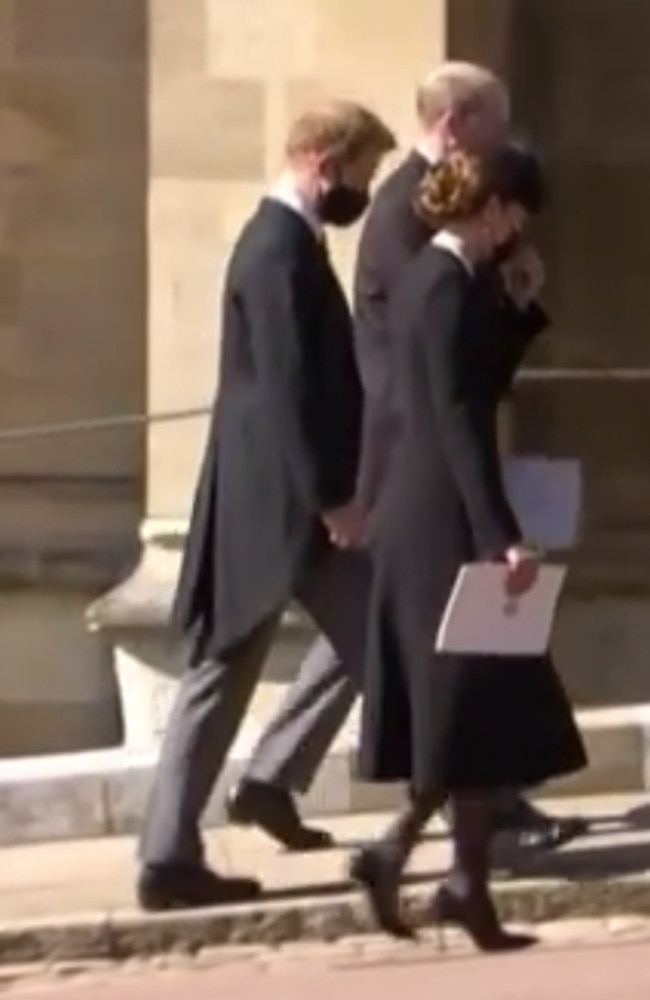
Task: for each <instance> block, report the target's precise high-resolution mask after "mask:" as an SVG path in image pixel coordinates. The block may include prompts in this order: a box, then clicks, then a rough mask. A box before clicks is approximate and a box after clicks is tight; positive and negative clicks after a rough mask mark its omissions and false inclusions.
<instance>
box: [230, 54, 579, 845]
mask: <svg viewBox="0 0 650 1000" xmlns="http://www.w3.org/2000/svg"><path fill="white" fill-rule="evenodd" d="M416 105H417V115H418V120H419V126H420V135H419V139H418V142H417V144H416V147H415V149H414V150H413V151H412V152H411V153H410V154H409V155H408V156H407V157H406V159H405V160H404V161H403V162H402V164H401V165H400V166H399V167H398V168H397V169H396V170H395V171H394V172H393V173H392V174H391V175H390V176H389V177H388V178H387V180H386V181H385V182H384V183H383V184H382V185H381V187H380V188H379V190H378V192H377V194H376V197H375V198H374V199H373V205H372V206H371V210H370V212H369V213H368V216H367V218H366V222H365V225H364V229H363V232H362V236H361V242H360V247H359V254H358V258H357V269H356V277H355V296H354V297H355V302H354V305H355V330H356V341H357V357H358V362H359V367H360V372H361V377H362V381H363V389H364V426H363V447H362V454H361V467H360V475H359V484H358V486H359V499H360V501H361V503H362V506H363V508H364V509H365V510H367V511H370V513H372V510H373V507H374V505H375V503H376V501H377V497H378V494H379V490H380V487H381V484H382V481H383V478H384V474H385V470H386V463H387V461H388V459H389V456H390V454H391V450H392V446H393V445H394V443H395V439H396V435H397V432H398V424H397V419H396V414H395V412H394V406H393V401H392V387H391V372H392V365H391V346H390V344H389V343H388V340H387V334H386V322H385V309H386V303H387V299H388V295H389V293H390V290H391V288H392V287H393V285H394V283H395V281H396V280H397V278H398V276H399V273H400V270H401V268H402V266H403V265H404V263H405V262H406V261H408V260H409V259H410V257H411V256H412V255H413V254H415V253H417V252H418V250H419V249H420V248H421V247H422V246H423V245H424V243H425V242H426V240H427V239H429V238H430V237H431V235H432V234H431V232H430V230H429V229H428V227H427V226H426V225H425V224H424V223H423V222H422V221H421V220H420V219H418V217H417V215H416V214H415V212H414V211H413V209H412V203H413V197H414V194H415V191H416V188H417V185H418V182H419V181H420V179H421V177H422V176H423V174H424V172H425V170H426V169H427V167H428V166H429V165H430V164H432V163H435V161H436V160H438V159H440V158H441V157H442V156H444V155H445V153H447V152H448V151H450V150H452V149H454V148H461V149H467V150H473V151H477V152H480V151H481V150H485V149H489V148H490V147H493V146H495V145H498V144H499V143H501V142H503V141H504V140H505V139H506V137H507V131H508V124H509V98H508V93H507V91H506V89H505V87H504V85H503V84H502V83H501V81H500V80H499V79H498V78H497V77H495V75H494V74H493V73H492V72H490V71H489V70H487V69H485V68H483V67H480V66H476V65H474V64H471V63H457V62H456V63H445V64H443V65H442V66H440V67H439V68H438V69H437V70H435V71H434V72H433V73H432V74H431V75H430V76H429V77H428V78H427V79H426V80H425V81H424V82H423V84H422V86H421V87H420V88H419V89H418V92H417V97H416ZM508 268H509V270H510V272H511V274H512V276H513V277H515V276H517V275H519V277H523V278H524V281H525V284H527V285H528V286H529V287H528V288H527V295H526V299H527V300H528V299H529V298H531V296H532V295H533V293H534V292H535V290H536V288H537V287H538V286H539V284H540V277H541V265H540V262H539V260H538V258H536V255H535V254H534V252H532V251H531V250H527V251H526V253H525V255H524V254H523V253H522V254H521V257H520V259H518V260H517V259H514V258H513V260H511V261H510V262H509V264H508ZM499 313H500V315H499V316H498V317H497V320H496V321H499V322H502V323H505V324H507V326H508V330H509V334H510V339H511V344H512V351H513V368H515V367H516V365H517V362H518V358H517V355H519V356H523V353H524V352H525V350H526V348H527V347H528V345H529V343H530V341H531V339H532V338H533V337H534V336H536V335H537V334H538V333H539V332H540V330H541V329H542V328H543V327H544V326H545V324H546V318H545V315H544V313H543V311H542V310H541V309H540V308H539V307H538V306H537V305H532V306H530V307H527V308H524V309H518V308H516V306H515V304H514V302H513V301H508V300H507V299H506V298H504V299H503V307H502V308H501V309H500V310H499ZM357 694H358V685H357V680H356V678H355V676H354V672H353V670H351V666H350V664H347V663H345V662H342V661H341V659H340V657H339V656H338V655H337V653H336V651H335V650H334V649H333V648H332V646H331V644H330V643H329V642H328V641H327V639H326V638H325V637H323V636H321V637H319V638H318V639H317V640H316V641H315V643H314V645H313V646H312V648H311V649H310V650H309V652H308V654H307V657H306V658H305V660H304V661H303V664H302V666H301V668H300V671H299V674H298V678H297V680H296V682H295V683H294V684H293V685H292V688H291V690H290V691H289V693H288V695H287V698H286V699H285V701H284V703H283V704H282V706H281V707H280V710H279V712H278V714H277V715H276V717H275V718H274V719H273V720H272V721H271V723H270V725H269V726H268V728H267V730H266V732H265V733H264V734H263V736H262V739H261V740H260V743H259V745H258V747H257V749H256V752H255V753H254V755H253V759H252V761H251V763H250V765H249V768H248V769H247V771H246V774H245V776H244V780H243V782H242V784H241V785H240V788H239V790H238V791H237V792H236V793H235V795H234V797H233V803H232V818H233V819H235V820H240V821H246V822H252V823H256V824H257V825H259V826H260V827H262V828H263V829H265V830H266V831H267V832H268V833H270V834H271V835H272V836H275V837H276V838H277V839H278V840H281V841H282V842H283V843H285V844H287V845H289V846H291V845H294V846H296V847H302V848H314V847H320V846H323V847H325V846H328V845H329V844H330V843H331V838H330V837H329V836H328V835H327V834H326V833H324V832H323V831H318V830H307V829H306V828H305V827H302V825H301V823H300V819H299V816H298V813H297V810H296V809H295V806H294V805H293V802H292V799H291V798H290V796H291V793H293V792H304V791H306V790H307V788H308V787H309V785H310V784H311V782H312V781H313V779H314V776H315V774H316V772H317V770H318V767H319V766H320V764H321V762H322V760H323V758H324V756H325V754H326V753H327V751H328V749H329V747H330V745H331V743H332V741H333V739H334V737H335V736H336V734H337V732H338V730H339V729H340V727H341V725H342V724H343V722H344V721H345V719H346V717H347V715H348V713H349V711H350V709H351V707H352V705H353V703H354V700H355V698H356V696H357ZM267 799H268V800H269V801H270V802H275V803H277V804H278V806H279V804H280V803H283V809H282V813H283V817H282V818H283V822H280V816H279V815H278V812H279V810H278V809H276V811H275V812H273V811H272V810H271V809H269V808H267V807H266V801H265V800H267ZM502 805H503V808H502V809H501V810H500V815H499V820H500V825H502V826H508V827H510V828H513V827H514V828H515V829H517V830H518V831H519V837H520V840H521V842H522V844H525V845H527V846H532V847H546V848H551V847H555V846H558V845H559V844H561V843H564V842H566V841H567V840H569V839H572V838H573V837H574V836H576V835H578V834H579V833H580V832H582V830H583V829H584V825H583V824H582V823H581V822H580V821H574V820H570V821H568V822H567V821H560V820H554V819H552V818H547V817H545V816H543V815H541V814H540V813H538V812H537V811H536V810H534V809H533V808H532V807H530V806H529V805H528V803H527V802H526V801H525V800H524V799H523V798H521V797H520V796H514V795H512V794H505V795H504V797H503V802H502Z"/></svg>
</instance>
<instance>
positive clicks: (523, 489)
mask: <svg viewBox="0 0 650 1000" xmlns="http://www.w3.org/2000/svg"><path fill="white" fill-rule="evenodd" d="M503 478H504V484H505V488H506V493H507V496H508V499H509V500H510V503H511V505H512V509H513V511H514V513H515V516H516V517H517V520H518V522H519V526H520V528H521V530H522V533H523V536H524V538H525V539H526V541H528V542H531V543H533V544H535V545H539V546H540V547H541V548H543V549H548V550H555V551H559V550H563V549H570V548H571V547H572V546H573V545H574V544H575V542H576V539H577V536H578V532H579V527H580V512H581V507H582V477H581V470H580V462H579V461H578V460H577V459H552V458H545V457H543V456H521V457H519V456H509V457H508V458H506V459H505V460H504V463H503Z"/></svg>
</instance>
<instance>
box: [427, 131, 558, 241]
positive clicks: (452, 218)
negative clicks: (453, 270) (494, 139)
mask: <svg viewBox="0 0 650 1000" xmlns="http://www.w3.org/2000/svg"><path fill="white" fill-rule="evenodd" d="M492 197H496V198H498V199H499V200H500V201H502V202H505V203H508V202H509V203H513V202H514V203H516V204H518V205H521V206H522V207H523V208H525V209H526V210H527V211H528V212H530V214H531V215H536V214H537V213H538V212H540V211H541V209H542V208H543V206H544V202H545V200H546V192H545V184H544V177H543V174H542V169H541V166H540V164H539V161H538V160H537V158H536V157H535V156H534V155H533V154H532V153H531V152H529V151H528V150H526V149H524V148H523V147H521V146H516V145H514V144H512V145H509V146H505V147H503V148H502V149H500V150H499V151H498V152H495V153H492V154H490V155H488V156H472V155H470V154H468V153H452V154H451V155H450V156H448V157H446V158H445V159H444V160H441V161H440V163H437V164H436V165H435V166H432V167H430V169H429V170H428V171H427V173H426V174H425V176H424V178H423V179H422V182H421V184H420V186H419V188H418V192H417V195H416V199H415V210H416V212H417V213H418V215H419V216H420V217H421V218H422V219H423V220H424V221H425V222H427V223H429V224H430V225H431V226H432V228H434V229H438V228H440V227H441V226H444V225H446V224H448V223H450V222H459V221H461V220H465V219H471V218H472V216H474V215H477V214H478V213H479V212H480V211H481V210H482V209H483V208H484V207H485V205H486V204H487V202H488V201H489V200H490V198H492Z"/></svg>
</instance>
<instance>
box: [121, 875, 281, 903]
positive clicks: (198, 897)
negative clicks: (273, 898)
mask: <svg viewBox="0 0 650 1000" xmlns="http://www.w3.org/2000/svg"><path fill="white" fill-rule="evenodd" d="M261 893H262V887H261V885H260V883H259V882H257V881H256V880H255V879H252V878H225V877H223V876H222V875H217V873H216V872H213V871H211V870H210V869H209V868H202V867H199V866H198V865H147V866H146V867H145V868H143V869H142V871H141V873H140V877H139V879H138V885H137V896H138V903H139V904H140V907H141V908H142V909H143V910H146V911H148V912H150V913H157V912H162V911H164V910H194V909H205V908H208V907H212V906H228V905H229V904H234V903H247V902H249V901H250V900H253V899H258V898H259V896H260V895H261Z"/></svg>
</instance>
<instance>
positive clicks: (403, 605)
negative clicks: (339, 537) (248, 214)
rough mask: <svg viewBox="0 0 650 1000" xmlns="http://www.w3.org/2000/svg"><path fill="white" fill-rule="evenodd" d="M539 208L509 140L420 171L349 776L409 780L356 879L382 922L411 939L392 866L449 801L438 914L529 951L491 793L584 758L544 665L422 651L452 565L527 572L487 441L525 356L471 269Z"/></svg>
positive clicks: (516, 578)
mask: <svg viewBox="0 0 650 1000" xmlns="http://www.w3.org/2000/svg"><path fill="white" fill-rule="evenodd" d="M542 200H543V192H542V181H541V175H540V171H539V168H538V166H537V164H536V161H535V160H534V159H533V158H532V157H531V156H530V155H529V154H526V153H525V152H523V151H522V150H518V149H516V148H513V147H510V148H508V149H505V150H503V151H501V152H500V153H498V154H496V155H495V156H493V157H490V158H489V159H479V158H476V157H468V156H466V155H463V154H455V155H454V156H452V157H450V158H449V159H448V160H447V161H445V162H444V163H443V164H441V165H438V166H436V167H435V168H433V169H432V170H431V171H430V172H429V174H428V175H427V176H426V177H425V179H424V181H423V183H422V186H421V189H420V191H419V195H418V208H419V211H420V212H421V214H422V215H423V216H424V218H425V219H426V220H427V221H428V222H429V223H430V224H431V226H432V228H433V227H435V228H436V229H437V230H438V233H437V235H436V236H435V237H434V238H433V239H432V241H431V242H430V243H429V244H428V245H427V246H426V247H425V248H424V250H423V251H422V252H421V254H420V255H419V256H418V257H417V258H416V259H415V260H414V262H413V263H412V264H411V265H410V266H409V267H408V269H407V271H406V273H405V275H404V279H403V281H402V283H401V287H400V288H399V290H398V291H397V292H396V294H395V298H394V300H393V302H392V305H391V313H392V319H391V322H392V323H394V324H395V337H394V342H395V343H399V344H400V352H399V357H398V358H397V359H396V364H397V366H398V369H397V371H398V378H397V385H398V387H399V406H400V409H401V415H402V420H403V423H402V425H401V426H402V428H403V433H402V437H401V439H400V450H399V453H398V454H397V456H396V457H395V459H394V461H393V463H392V467H391V470H390V473H389V479H388V482H387V484H386V489H385V492H384V494H383V497H382V501H381V504H380V509H379V512H378V518H377V521H376V524H375V526H374V527H375V538H374V542H373V559H374V569H375V582H374V591H373V595H372V598H371V605H370V610H369V619H368V645H367V670H366V679H365V688H364V708H363V724H362V742H361V772H362V776H363V777H364V778H365V779H366V780H369V781H376V782H394V781H406V782H408V784H409V788H410V795H409V801H408V804H407V806H406V808H405V810H404V812H403V813H402V814H401V815H400V816H399V817H398V818H397V820H396V822H395V823H394V824H393V826H392V827H391V828H390V829H389V830H388V831H387V833H386V835H385V836H384V837H383V838H382V839H381V840H380V841H378V842H377V843H375V844H373V845H370V846H367V847H365V848H364V849H363V850H362V851H361V852H360V853H359V854H358V855H357V856H356V858H355V859H354V860H353V863H352V874H353V877H354V878H356V879H357V881H359V882H360V883H361V884H362V885H363V886H364V887H365V889H366V891H367V892H368V894H369V898H370V902H371V905H372V907H373V909H374V911H375V913H376V916H377V918H378V920H379V921H380V923H381V924H382V926H383V927H384V928H385V929H387V930H388V931H390V932H391V933H394V934H399V935H403V934H407V933H410V932H409V929H408V928H407V927H406V926H405V925H404V924H403V923H402V921H401V919H400V916H399V909H398V887H399V880H400V876H401V873H402V871H403V868H404V865H405V863H406V861H407V859H408V856H409V855H410V853H411V851H412V849H413V847H414V845H415V843H416V841H417V839H418V836H419V834H420V832H421V831H422V828H423V827H424V825H425V824H426V822H427V821H428V820H429V819H430V817H431V815H432V814H433V812H434V811H435V810H436V809H437V808H439V807H440V806H441V805H442V804H443V802H444V801H445V800H446V799H447V798H448V797H449V796H452V797H453V804H454V814H455V828H454V847H455V863H454V868H453V871H452V874H451V875H450V877H449V878H448V879H447V880H446V881H445V882H444V883H443V885H442V886H441V887H440V889H439V891H438V893H437V896H436V898H435V901H434V911H435V912H434V917H435V918H436V919H437V921H438V922H440V923H456V924H459V925H461V926H463V927H464V928H465V929H466V930H467V931H468V932H469V934H470V935H471V937H472V938H473V940H474V941H475V943H476V944H477V945H478V946H479V947H481V948H483V949H485V950H504V949H510V948H517V947H523V946H525V945H527V944H531V943H533V939H531V938H529V937H522V936H520V935H519V936H517V935H511V934H507V933H506V932H505V931H504V930H503V929H502V928H501V927H500V925H499V923H498V919H497V916H496V911H495V909H494V906H493V904H492V901H491V897H490V894H489V887H488V878H489V842H490V833H491V830H490V826H491V824H490V815H491V813H490V802H491V799H492V797H493V790H495V789H497V788H501V787H522V788H523V787H527V786H533V785H538V784H539V783H541V782H543V781H545V780H547V779H548V778H550V777H552V776H556V775H560V774H564V773H568V772H571V771H574V770H577V769H579V768H581V767H582V766H584V764H585V754H584V749H583V745H582V741H581V739H580V735H579V733H578V730H577V728H576V725H575V722H574V720H573V715H572V712H571V707H570V705H569V703H568V700H567V698H566V696H565V693H564V690H563V688H562V685H561V683H560V681H559V678H558V677H557V675H556V673H555V671H554V669H553V665H552V663H551V661H550V658H549V657H537V658H532V657H528V658H516V657H494V656H484V657H476V656H474V657H469V656H465V657H463V656H450V655H442V654H437V653H434V641H435V635H436V632H437V629H438V625H439V622H440V619H441V616H442V614H443V611H444V609H445V606H446V603H447V600H448V598H449V595H450V592H451V589H452V586H453V584H454V581H455V578H456V575H457V573H458V570H459V569H460V567H461V566H462V565H463V564H464V563H468V562H472V561H499V562H503V563H504V584H505V586H506V587H507V588H508V590H509V591H510V592H511V593H520V594H521V593H524V592H525V591H526V590H527V589H528V588H530V587H531V586H532V584H533V583H534V581H535V577H536V573H537V568H538V555H537V554H536V553H535V551H534V550H533V549H531V548H529V547H527V546H526V545H525V544H524V542H523V540H522V538H521V533H520V531H519V527H518V524H517V522H516V519H515V517H514V515H513V512H512V510H511V508H510V506H509V503H508V500H507V498H506V495H505V492H504V486H503V481H502V476H501V463H500V457H499V452H498V443H497V409H498V405H499V401H500V399H501V397H502V396H503V394H504V392H505V391H506V389H507V388H508V386H509V384H510V381H511V377H512V375H513V371H512V368H513V365H514V364H515V363H517V362H515V361H514V360H513V359H514V358H517V361H518V357H519V356H520V355H521V352H517V351H516V350H513V345H512V343H510V342H508V341H507V340H506V339H505V334H500V333H499V332H498V330H497V328H496V324H494V323H493V322H492V321H491V317H490V312H489V310H490V301H492V302H493V301H494V300H493V297H491V296H489V295H486V293H485V283H484V281H483V280H482V277H481V266H482V265H483V264H486V263H488V262H489V261H490V260H493V259H494V257H495V255H498V254H499V251H500V249H501V248H502V247H503V246H504V245H506V244H508V243H509V242H510V241H511V240H512V239H514V238H519V236H520V235H521V232H522V230H523V228H524V226H525V224H526V222H527V220H528V217H529V216H530V215H531V214H532V213H534V212H536V211H538V210H539V209H540V208H541V203H542ZM477 271H478V276H477Z"/></svg>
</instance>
